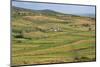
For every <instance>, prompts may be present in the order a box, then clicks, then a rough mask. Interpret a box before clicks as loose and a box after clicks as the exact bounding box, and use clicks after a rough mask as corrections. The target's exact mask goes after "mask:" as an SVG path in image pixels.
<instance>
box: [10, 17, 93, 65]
mask: <svg viewBox="0 0 100 67" xmlns="http://www.w3.org/2000/svg"><path fill="white" fill-rule="evenodd" d="M37 16H38V15H37ZM12 17H13V19H12V64H13V65H23V64H45V63H60V62H77V61H94V60H95V31H94V30H90V31H89V30H88V27H84V26H82V25H79V24H77V23H76V19H79V18H80V19H82V21H86V19H88V18H87V17H86V18H85V17H76V16H72V17H71V18H72V19H67V20H63V18H61V17H57V16H49V15H46V17H49V18H50V19H49V18H48V19H40V18H38V19H39V20H36V19H31V18H28V19H25V18H24V17H25V16H19V15H14V16H12ZM33 17H34V15H33V16H32V18H33ZM43 17H44V15H43ZM30 19H31V20H30ZM54 19H57V21H55V20H54ZM58 20H59V21H58ZM61 20H63V21H61ZM74 20H75V22H74ZM67 22H68V23H67ZM78 22H79V21H78ZM80 22H81V21H80ZM90 22H91V23H95V22H94V21H92V20H91V21H90ZM76 24H77V26H76ZM94 27H95V25H94ZM58 28H59V29H60V31H59V30H58V31H54V30H50V29H58Z"/></svg>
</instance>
